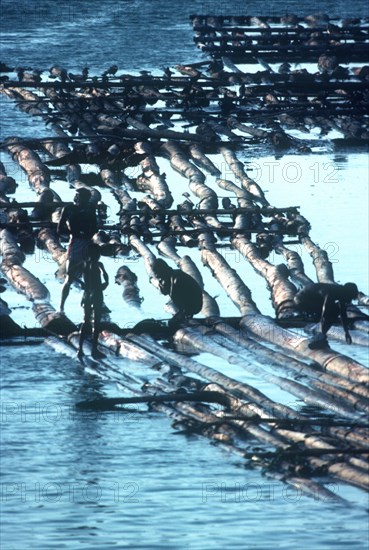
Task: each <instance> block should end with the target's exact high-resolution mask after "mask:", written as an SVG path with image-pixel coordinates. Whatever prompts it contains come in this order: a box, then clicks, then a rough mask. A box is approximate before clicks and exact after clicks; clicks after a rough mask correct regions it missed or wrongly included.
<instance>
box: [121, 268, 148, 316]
mask: <svg viewBox="0 0 369 550" xmlns="http://www.w3.org/2000/svg"><path fill="white" fill-rule="evenodd" d="M115 282H116V283H117V284H118V285H123V300H124V301H125V302H127V304H128V305H129V306H133V307H136V308H138V309H139V308H140V307H141V302H142V299H141V298H140V294H139V289H138V286H137V275H136V274H135V273H133V272H132V271H131V270H130V269H129V267H127V266H125V265H123V266H121V267H120V268H119V269H118V271H117V273H116V275H115Z"/></svg>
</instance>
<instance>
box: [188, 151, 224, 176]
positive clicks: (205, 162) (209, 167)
mask: <svg viewBox="0 0 369 550" xmlns="http://www.w3.org/2000/svg"><path fill="white" fill-rule="evenodd" d="M189 152H190V155H191V158H192V159H193V161H194V163H195V164H197V166H198V167H199V168H201V169H202V170H206V171H207V172H208V173H209V174H210V175H211V176H215V177H219V176H220V174H221V171H220V170H219V168H218V167H217V166H215V164H214V163H213V162H212V161H211V160H210V159H209V158H208V157H207V156H206V155H205V154H204V152H203V150H202V148H201V146H200V145H199V144H197V143H193V144H192V145H190V146H189Z"/></svg>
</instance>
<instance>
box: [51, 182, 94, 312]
mask: <svg viewBox="0 0 369 550" xmlns="http://www.w3.org/2000/svg"><path fill="white" fill-rule="evenodd" d="M90 198H91V193H90V191H89V190H88V189H86V188H84V187H81V188H80V189H77V192H76V195H75V197H74V204H70V205H66V206H64V208H63V210H62V214H61V217H60V220H59V223H58V227H57V233H58V235H61V234H62V233H63V232H64V231H65V229H67V231H68V233H69V235H70V239H69V245H68V252H67V261H66V273H67V275H66V279H65V282H64V284H63V288H62V294H61V301H60V311H61V312H64V305H65V301H66V299H67V297H68V294H69V290H70V287H71V284H72V283H73V281H76V280H78V278H79V277H80V276H81V274H82V270H83V263H84V261H85V260H86V253H87V248H88V245H89V243H90V242H91V238H92V236H93V235H94V234H95V233H96V231H97V218H96V209H95V207H94V206H93V205H91V204H90V202H89V201H90Z"/></svg>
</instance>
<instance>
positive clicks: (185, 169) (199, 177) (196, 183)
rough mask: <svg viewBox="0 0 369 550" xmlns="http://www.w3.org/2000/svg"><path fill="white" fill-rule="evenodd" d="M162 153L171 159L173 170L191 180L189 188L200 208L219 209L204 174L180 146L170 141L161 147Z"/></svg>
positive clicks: (214, 194) (215, 197) (216, 199)
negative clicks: (197, 200) (198, 200)
mask: <svg viewBox="0 0 369 550" xmlns="http://www.w3.org/2000/svg"><path fill="white" fill-rule="evenodd" d="M160 151H161V152H162V153H163V155H164V156H166V157H167V158H169V160H170V164H171V166H172V168H173V170H175V171H177V172H179V173H180V174H181V175H182V176H184V177H185V178H187V179H188V180H189V188H190V189H191V191H192V192H193V193H194V194H195V195H196V196H197V197H198V198H199V199H200V203H199V208H203V209H207V208H209V209H215V208H217V207H218V198H217V195H216V193H215V192H214V191H213V190H212V189H210V187H208V186H207V185H205V183H204V182H205V176H204V174H203V173H202V172H201V171H200V170H199V169H198V168H197V167H196V166H194V165H193V164H192V163H191V162H190V161H189V160H188V159H187V158H186V156H185V154H184V152H183V151H182V150H181V149H180V148H179V146H178V145H176V144H175V143H173V142H169V141H168V142H167V143H164V144H163V145H162V146H161V148H160Z"/></svg>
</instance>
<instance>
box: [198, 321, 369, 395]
mask: <svg viewBox="0 0 369 550" xmlns="http://www.w3.org/2000/svg"><path fill="white" fill-rule="evenodd" d="M207 323H208V324H209V325H210V326H211V327H212V328H214V329H215V330H216V331H217V332H219V333H220V334H223V335H225V336H227V338H229V339H231V340H232V341H233V342H235V343H236V344H237V345H241V346H243V347H245V348H246V349H247V350H249V351H250V352H251V353H253V354H254V355H255V357H256V359H260V357H262V358H265V359H263V360H265V363H268V365H275V366H276V367H279V368H280V369H282V370H283V371H285V372H287V373H289V374H290V375H296V374H298V375H299V376H303V377H305V378H306V377H309V378H310V379H312V380H313V381H315V380H318V381H320V382H324V384H325V390H327V388H328V387H331V388H332V391H331V393H333V394H334V393H335V387H338V388H343V389H344V390H345V391H346V393H350V394H352V395H354V396H357V397H362V398H364V399H365V400H367V399H369V388H367V387H365V386H364V385H362V384H355V383H352V382H350V381H349V380H346V379H344V378H342V377H340V376H337V375H336V374H331V373H329V372H324V371H323V370H322V369H321V366H320V365H319V364H318V363H314V362H312V361H311V360H310V359H308V361H309V362H308V363H307V362H305V361H302V360H301V359H296V358H295V357H292V356H291V355H287V354H286V350H285V351H284V352H279V351H278V352H277V351H276V350H274V349H270V348H268V347H267V346H265V345H263V344H261V343H260V342H257V341H256V340H254V339H252V338H250V337H249V336H248V335H247V334H246V332H244V331H240V330H235V329H234V328H233V327H231V326H229V325H227V324H226V323H225V322H223V321H222V320H211V319H209V320H208V322H207ZM287 351H289V350H287Z"/></svg>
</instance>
